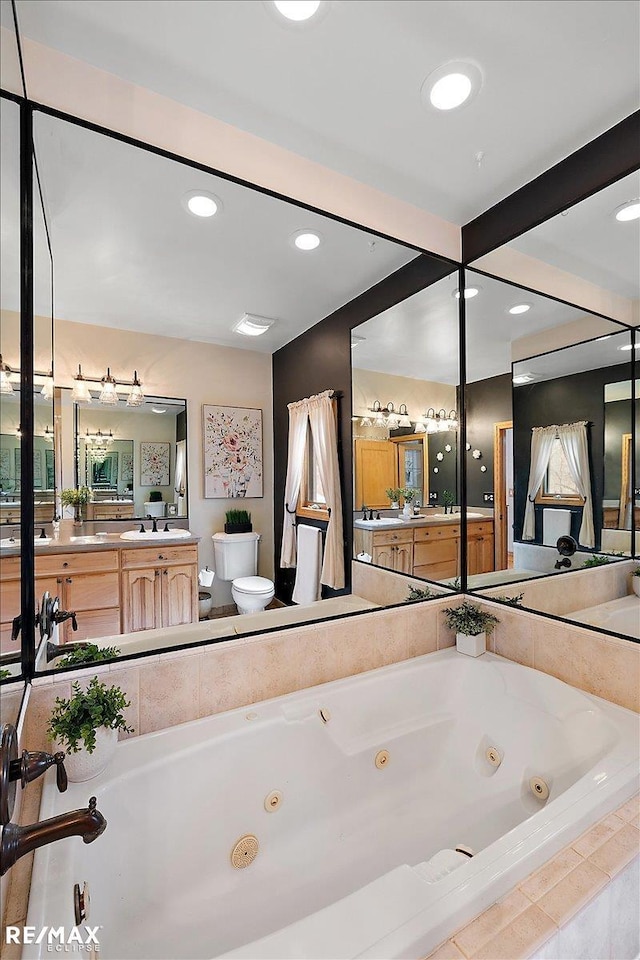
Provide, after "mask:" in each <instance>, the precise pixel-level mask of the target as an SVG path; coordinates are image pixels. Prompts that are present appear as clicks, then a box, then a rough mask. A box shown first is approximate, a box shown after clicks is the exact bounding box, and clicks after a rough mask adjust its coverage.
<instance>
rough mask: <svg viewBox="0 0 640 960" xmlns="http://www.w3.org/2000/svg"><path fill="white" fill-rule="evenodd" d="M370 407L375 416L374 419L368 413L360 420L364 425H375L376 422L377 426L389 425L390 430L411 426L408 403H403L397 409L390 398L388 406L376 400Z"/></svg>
mask: <svg viewBox="0 0 640 960" xmlns="http://www.w3.org/2000/svg"><path fill="white" fill-rule="evenodd" d="M368 409H369V410H370V411H371V413H373V414H374V415H375V416H374V417H373V420H372V418H371V417H369V416H368V415H367V416H365V417H363V418H362V419H361V421H360V424H361V426H363V427H370V426H373V424H374V423H375V425H376V426H377V427H388V428H389V430H396V429H397V428H398V427H410V426H411V420H410V419H409V411H408V410H407V405H406V403H401V404H400V406H399V407H398V409H397V410H396V408H395V404H394V403H393V402H392V401H391V400H389V402H388V403H387V405H386V407H383V406H382V404H381V403H380V401H379V400H374V401H373V404H372V405H371V406H370V407H369V408H368ZM365 421H368V422H365Z"/></svg>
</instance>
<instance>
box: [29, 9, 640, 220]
mask: <svg viewBox="0 0 640 960" xmlns="http://www.w3.org/2000/svg"><path fill="white" fill-rule="evenodd" d="M270 6H271V5H270V3H269V2H268V0H266V2H262V0H243V2H241V3H240V2H237V0H211V2H207V3H203V2H201V0H180V2H179V3H176V2H170V0H155V2H154V3H153V14H152V15H151V13H150V7H151V4H150V3H149V2H148V0H83V2H82V3H79V2H77V0H48V2H47V3H43V2H42V0H17V7H18V16H19V23H20V28H21V31H22V33H23V35H24V36H26V37H30V38H33V39H35V40H38V41H40V42H42V43H44V44H47V45H49V46H51V47H54V48H56V49H58V50H61V51H63V52H65V53H67V54H69V55H71V56H72V57H75V58H78V59H80V60H84V61H87V62H89V63H91V64H94V65H95V66H97V67H99V68H102V69H104V70H106V71H109V72H111V73H113V74H115V75H117V76H119V77H121V78H123V79H125V80H128V81H131V82H133V83H136V84H139V85H142V86H144V87H147V88H149V89H151V90H154V91H157V92H158V93H160V94H163V95H165V96H167V97H170V98H172V99H174V100H176V101H179V102H181V103H184V104H187V105H188V106H190V107H193V108H196V109H198V110H200V111H202V112H204V113H206V114H210V115H212V116H214V117H217V118H219V119H221V120H224V121H226V122H228V123H231V124H233V125H235V126H236V127H239V128H241V129H243V130H246V131H249V132H251V133H253V134H256V135H258V136H261V137H263V138H265V139H266V140H269V141H271V142H273V143H276V144H279V145H281V146H283V147H286V148H288V149H290V150H292V151H294V152H296V153H298V154H300V155H302V156H306V157H309V158H311V159H313V160H315V161H317V162H319V163H322V164H324V165H325V166H327V167H330V168H332V169H334V170H338V171H340V172H341V173H344V174H347V175H350V176H352V177H354V178H355V179H356V180H359V181H361V182H364V183H367V184H371V185H373V186H375V187H377V188H379V189H380V190H382V191H384V192H386V193H388V194H390V195H392V196H395V197H399V198H402V199H403V200H406V201H409V202H411V203H413V204H415V205H416V206H418V207H422V208H424V209H426V210H429V211H431V212H432V213H434V214H437V215H439V216H441V217H443V218H445V219H447V220H449V221H451V222H453V223H458V224H463V223H466V222H467V221H469V220H470V219H472V218H473V217H475V216H477V215H478V214H479V213H481V212H482V211H484V210H486V209H487V208H488V207H490V206H492V205H493V204H494V203H496V202H497V201H499V200H500V199H502V198H503V197H505V196H507V195H509V194H510V193H512V192H513V191H514V190H515V189H517V188H518V187H520V186H522V185H523V184H524V183H526V182H528V181H529V180H531V179H533V178H534V177H536V176H537V175H538V174H540V173H542V172H543V171H544V170H546V169H548V168H549V167H550V166H552V165H553V164H554V163H557V162H558V161H559V160H561V159H562V158H563V157H566V156H567V155H568V154H570V153H572V152H573V151H575V150H576V149H577V148H578V147H580V146H582V145H583V144H584V143H587V142H588V141H590V140H592V139H593V138H594V137H596V136H597V135H598V134H600V133H602V132H603V131H605V130H606V129H608V128H610V127H611V126H613V125H614V124H615V123H617V122H618V121H619V120H621V119H622V118H623V117H625V116H627V115H629V114H630V113H632V112H633V111H634V110H635V109H637V105H638V84H639V78H638V47H637V38H638V29H639V21H640V7H639V6H638V4H637V3H636V2H635V0H590V2H589V3H576V2H575V0H520V2H518V3H511V4H509V5H508V7H507V5H506V4H505V3H504V2H503V0H430V2H415V0H394V2H380V0H358V2H354V0H328V2H327V4H326V6H327V9H326V15H325V16H322V17H319V18H318V19H317V21H310V22H309V23H308V24H306V25H304V27H303V28H302V29H300V28H295V27H292V26H291V25H289V24H288V23H287V22H286V21H283V20H282V18H279V17H278V16H277V15H276V14H275V13H274V12H273V8H272V7H271V9H269V8H270ZM459 59H468V60H473V61H475V62H476V63H477V64H478V65H479V67H480V69H481V71H482V74H483V78H484V79H483V85H482V88H481V90H480V92H479V93H478V95H477V96H476V97H475V99H473V100H472V101H471V102H469V103H468V104H467V105H465V106H464V107H462V108H461V109H459V110H454V111H451V112H439V111H434V110H431V109H427V108H425V107H424V106H423V104H422V102H421V96H420V88H421V85H422V83H423V81H424V79H425V78H426V77H427V76H428V75H429V74H430V73H431V72H432V71H433V70H435V69H436V68H437V67H439V66H440V65H441V64H443V63H445V62H447V61H450V60H459ZM27 85H28V77H27ZM479 152H482V153H483V155H484V156H483V160H482V163H481V165H480V166H478V163H477V161H476V156H477V154H478V153H479Z"/></svg>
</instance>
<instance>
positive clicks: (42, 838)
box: [0, 723, 107, 875]
mask: <svg viewBox="0 0 640 960" xmlns="http://www.w3.org/2000/svg"><path fill="white" fill-rule="evenodd" d="M64 757H65V755H64V753H62V752H59V753H54V754H50V753H44V752H43V751H35V752H33V753H29V752H28V751H27V750H25V751H23V753H22V756H21V757H18V737H17V734H16V730H15V727H13V726H12V725H11V724H10V723H6V724H5V725H4V726H3V728H2V734H1V736H0V817H1V820H0V822H1V823H2V840H1V841H0V873H1V874H2V875H4V874H5V873H6V872H7V870H9V869H10V867H12V866H13V865H14V863H15V862H16V861H17V860H19V859H20V857H24V856H25V855H26V854H27V853H31V851H32V850H37V849H38V848H39V847H43V846H45V845H46V844H48V843H53V842H54V841H55V840H63V839H64V838H65V837H76V836H78V837H82V839H83V841H84V843H93V841H94V840H97V839H98V837H99V836H100V834H101V833H104V831H105V829H106V827H107V821H106V820H105V818H104V817H103V816H102V814H101V813H100V811H99V810H98V809H96V798H95V797H91V799H90V800H89V805H88V806H87V807H84V808H81V809H79V810H71V811H69V812H68V813H62V814H60V815H59V816H57V817H51V818H50V819H49V820H43V821H41V822H40V823H31V824H29V825H28V826H24V827H22V826H19V825H18V824H16V823H12V822H11V817H12V816H13V810H14V807H15V799H16V785H17V783H18V781H19V782H20V784H21V786H22V787H23V788H24V787H26V785H27V784H28V783H31V782H32V781H33V780H36V779H37V778H38V777H40V776H42V774H43V773H45V771H47V770H48V769H49V767H52V766H53V765H54V764H55V766H56V782H57V786H58V790H59V791H60V792H61V793H64V791H65V790H66V789H67V774H66V771H65V769H64Z"/></svg>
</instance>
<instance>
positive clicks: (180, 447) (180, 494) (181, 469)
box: [173, 440, 187, 517]
mask: <svg viewBox="0 0 640 960" xmlns="http://www.w3.org/2000/svg"><path fill="white" fill-rule="evenodd" d="M186 482H187V442H186V440H178V442H177V443H176V468H175V476H174V481H173V485H174V496H173V502H174V503H177V504H178V516H179V517H183V516H184V515H185V502H186V499H185V493H186Z"/></svg>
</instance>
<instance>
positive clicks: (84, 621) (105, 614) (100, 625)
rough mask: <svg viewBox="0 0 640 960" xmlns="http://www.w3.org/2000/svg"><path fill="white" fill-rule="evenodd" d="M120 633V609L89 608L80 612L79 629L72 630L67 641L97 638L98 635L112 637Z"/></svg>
mask: <svg viewBox="0 0 640 960" xmlns="http://www.w3.org/2000/svg"><path fill="white" fill-rule="evenodd" d="M114 633H115V634H119V633H120V611H119V610H117V609H115V610H87V611H84V612H82V613H79V614H78V629H77V630H75V631H74V630H71V631H70V632H69V633H68V634H67V636H66V641H67V643H68V642H69V641H73V640H95V639H96V638H97V637H110V636H111V635H112V634H114Z"/></svg>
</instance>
